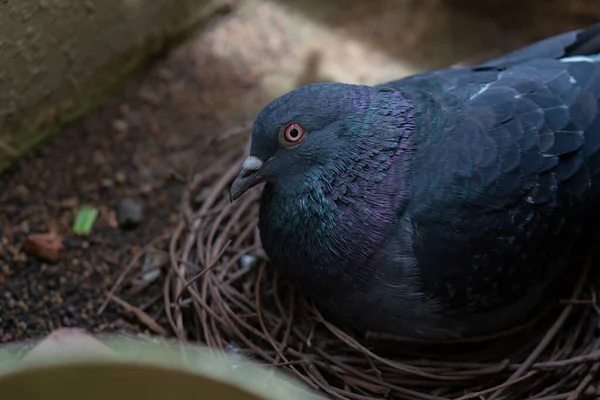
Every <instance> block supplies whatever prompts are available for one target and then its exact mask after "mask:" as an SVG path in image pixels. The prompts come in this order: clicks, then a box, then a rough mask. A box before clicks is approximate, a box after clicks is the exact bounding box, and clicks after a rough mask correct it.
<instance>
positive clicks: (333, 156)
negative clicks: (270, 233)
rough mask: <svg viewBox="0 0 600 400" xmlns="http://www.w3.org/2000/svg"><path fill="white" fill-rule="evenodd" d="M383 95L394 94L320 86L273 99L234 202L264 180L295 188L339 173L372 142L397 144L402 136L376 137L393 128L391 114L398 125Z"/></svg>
mask: <svg viewBox="0 0 600 400" xmlns="http://www.w3.org/2000/svg"><path fill="white" fill-rule="evenodd" d="M384 92H385V93H386V94H387V95H393V91H391V90H387V91H386V90H382V89H376V88H374V87H370V86H358V85H350V84H343V83H317V84H312V85H308V86H304V87H301V88H298V89H296V90H294V91H291V92H289V93H287V94H285V95H283V96H281V97H279V98H277V99H275V100H273V101H272V102H271V103H270V104H269V105H267V106H266V107H265V108H264V109H263V110H262V111H261V112H260V113H259V115H258V116H257V118H256V120H255V122H254V126H253V130H252V142H251V147H250V155H249V156H248V158H247V159H246V160H245V162H244V164H243V166H242V169H241V172H240V173H239V175H238V176H237V178H236V179H235V180H234V182H233V183H232V185H231V188H230V197H231V200H232V201H234V200H236V199H237V198H239V197H240V196H241V195H243V194H244V193H245V192H246V191H247V190H249V189H250V188H252V187H254V186H255V185H257V184H259V183H262V182H268V183H269V184H272V185H274V186H275V187H277V188H278V189H279V188H281V187H283V186H285V187H287V188H294V187H298V185H295V183H298V182H306V181H308V180H312V179H318V178H319V176H320V174H321V173H322V172H323V171H324V170H326V171H329V172H331V173H335V172H336V170H338V171H339V170H340V169H342V168H344V164H347V163H348V160H351V159H352V157H354V156H358V157H360V154H358V153H359V152H360V151H361V150H362V151H364V148H365V145H366V146H369V142H370V141H371V142H373V146H381V145H383V146H387V145H388V144H389V146H396V145H397V141H398V135H397V134H392V135H391V136H390V137H386V136H389V135H387V134H385V133H383V135H377V132H378V131H381V130H389V128H390V127H389V126H387V125H386V124H384V123H382V122H384V120H383V118H385V117H386V116H392V117H393V118H394V121H393V123H398V122H399V121H396V117H395V116H394V115H393V114H394V112H392V111H393V110H392V111H386V110H387V109H388V108H389V105H388V104H387V103H386V102H385V101H382V100H385V99H383V97H385V96H382V94H383V93H384ZM396 93H397V92H396ZM398 100H399V101H400V102H402V101H403V99H398ZM392 108H394V109H395V108H397V107H393V106H392ZM400 111H402V110H400ZM391 131H393V129H392V130H391ZM359 146H362V149H361V148H359ZM284 182H285V185H283V184H282V183H284Z"/></svg>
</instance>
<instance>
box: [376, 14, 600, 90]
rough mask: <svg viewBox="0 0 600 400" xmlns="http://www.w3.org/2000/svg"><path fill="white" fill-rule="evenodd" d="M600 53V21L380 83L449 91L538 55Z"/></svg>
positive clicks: (493, 76)
mask: <svg viewBox="0 0 600 400" xmlns="http://www.w3.org/2000/svg"><path fill="white" fill-rule="evenodd" d="M598 53H600V23H599V24H596V25H594V26H592V27H590V28H588V29H581V30H575V31H570V32H566V33H563V34H560V35H557V36H553V37H550V38H547V39H544V40H541V41H538V42H536V43H533V44H531V45H529V46H526V47H524V48H521V49H519V50H516V51H513V52H511V53H508V54H506V55H504V56H502V57H498V58H495V59H493V60H490V61H488V62H485V63H482V64H479V65H477V66H474V67H467V68H446V69H440V70H436V71H429V72H424V73H421V74H416V75H412V76H409V77H406V78H402V79H398V80H395V81H391V82H386V83H384V84H382V85H380V86H387V87H392V88H405V87H407V86H412V87H415V88H420V89H423V90H443V91H448V90H452V89H455V88H458V87H461V86H464V85H469V84H486V83H489V82H493V81H494V80H495V79H496V77H497V76H498V73H499V72H501V71H504V70H505V69H507V68H510V67H513V66H516V65H519V64H522V63H526V62H529V61H532V60H536V59H554V60H556V59H560V58H565V57H574V56H589V55H594V54H598Z"/></svg>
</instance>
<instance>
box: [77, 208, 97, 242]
mask: <svg viewBox="0 0 600 400" xmlns="http://www.w3.org/2000/svg"><path fill="white" fill-rule="evenodd" d="M97 217H98V209H97V208H94V207H88V206H85V207H82V208H81V209H80V210H79V213H77V218H75V223H74V224H73V232H75V233H76V234H78V235H87V234H89V233H90V232H91V231H92V227H93V226H94V222H96V218H97Z"/></svg>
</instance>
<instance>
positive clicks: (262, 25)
mask: <svg viewBox="0 0 600 400" xmlns="http://www.w3.org/2000/svg"><path fill="white" fill-rule="evenodd" d="M599 20H600V2H598V1H596V0H562V1H545V0H530V1H516V0H502V1H500V0H487V1H469V0H397V1H392V0H389V1H385V0H327V1H310V0H247V1H243V0H238V1H232V0H216V1H214V0H213V1H208V0H185V1H181V2H179V1H178V2H171V1H168V0H147V1H144V0H107V1H103V0H87V1H85V2H78V3H70V2H66V1H59V0H54V1H50V0H46V1H25V0H23V1H20V2H18V3H17V2H11V1H4V2H0V166H1V167H2V168H3V173H2V175H1V176H0V342H11V341H16V340H22V339H25V338H31V337H40V336H43V335H45V334H46V333H48V332H49V331H51V330H53V329H56V328H59V327H64V326H79V327H85V328H88V329H90V330H92V331H94V332H113V331H127V332H141V331H145V330H146V329H147V328H146V327H144V326H141V325H139V324H136V323H135V322H134V321H133V320H132V319H131V318H129V317H130V314H128V310H127V309H124V308H122V307H118V306H117V305H115V304H113V303H111V304H109V305H108V307H107V308H106V310H105V311H104V312H103V313H102V315H100V316H99V317H98V316H96V312H97V310H98V309H99V308H100V306H101V305H102V303H103V302H104V299H105V295H106V293H107V291H108V290H110V288H111V287H112V285H113V284H114V283H115V280H116V278H117V277H118V275H119V274H120V273H121V272H122V270H123V266H124V265H125V264H126V263H127V262H129V260H130V259H131V258H132V257H133V256H134V255H135V254H136V253H137V252H139V251H140V249H141V247H142V246H144V245H147V244H148V243H150V242H151V241H152V239H153V238H155V237H158V236H160V235H162V234H164V233H165V232H169V231H170V230H171V229H172V228H173V225H174V224H175V222H176V221H177V219H178V218H179V212H180V203H181V193H182V190H183V187H184V185H185V182H186V180H187V179H189V177H191V176H192V175H193V174H195V173H199V172H201V171H202V170H203V169H204V168H207V167H209V166H210V165H211V164H212V163H215V162H218V161H217V159H218V156H219V154H220V153H221V152H222V151H223V150H225V149H227V148H230V147H231V146H243V144H244V143H245V141H246V140H247V136H243V135H241V136H239V137H236V138H234V139H231V140H228V141H218V140H217V141H216V145H215V140H216V138H217V137H219V135H220V134H221V133H222V132H223V131H225V130H227V129H229V128H231V127H235V126H238V125H241V124H245V123H247V122H248V121H251V120H252V118H253V117H254V116H255V114H256V113H257V112H258V111H259V110H260V109H261V108H262V107H263V106H264V105H265V104H266V103H267V102H269V101H270V100H271V99H273V98H274V97H275V96H278V95H280V94H283V93H285V92H286V91H288V90H291V89H293V88H294V87H296V86H299V85H303V84H307V83H312V82H317V81H331V80H333V81H343V82H350V83H365V84H375V83H378V82H382V81H385V80H390V79H395V78H399V77H401V76H404V75H408V74H412V73H415V72H419V71H424V70H428V69H433V68H439V67H445V66H449V65H453V64H456V63H460V62H465V61H477V60H484V59H486V58H488V57H493V56H496V55H499V54H501V53H503V52H506V51H509V50H512V49H514V48H517V47H519V46H522V45H525V44H528V43H531V42H533V41H535V40H539V39H542V38H544V37H546V36H550V35H553V34H557V33H560V32H563V31H567V30H571V29H577V28H583V27H586V26H589V25H591V24H593V23H594V22H597V21H599ZM84 207H88V208H84ZM86 221H87V222H86ZM79 223H80V224H82V226H83V227H81V226H79V228H77V227H75V226H76V225H77V224H79ZM82 233H83V234H82ZM159 258H160V257H159ZM164 262H165V260H164V259H163V260H161V259H145V260H144V261H143V264H144V265H143V266H142V267H143V268H141V271H142V272H140V274H141V275H139V277H138V286H136V285H133V286H132V287H131V288H128V290H126V291H124V292H123V293H122V296H123V298H124V299H125V300H126V301H131V302H132V303H135V304H144V306H142V307H141V308H142V309H143V310H146V309H150V308H151V305H152V304H154V303H156V302H157V301H158V299H159V298H160V296H161V295H162V287H161V286H160V285H153V282H155V280H156V279H157V274H160V272H156V271H157V269H158V267H157V266H160V265H162V264H161V263H164ZM155 317H158V315H155Z"/></svg>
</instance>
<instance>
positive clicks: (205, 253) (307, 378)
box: [109, 130, 600, 400]
mask: <svg viewBox="0 0 600 400" xmlns="http://www.w3.org/2000/svg"><path fill="white" fill-rule="evenodd" d="M239 131H240V132H241V131H243V130H239ZM222 160H223V162H222V163H220V164H218V165H214V166H213V167H212V168H210V169H208V170H206V171H204V172H203V173H202V174H201V175H199V176H197V177H195V178H194V179H193V181H192V182H190V183H189V184H188V186H187V189H186V190H185V193H184V195H183V201H182V218H181V222H180V223H179V225H178V226H177V227H176V229H174V231H173V232H172V233H170V234H169V235H168V237H161V238H157V239H156V240H155V241H154V242H153V243H151V244H149V245H148V246H147V247H146V248H145V250H144V251H145V252H148V251H151V249H157V248H158V250H159V251H163V252H167V253H168V255H169V260H170V262H169V263H168V268H167V270H168V272H167V273H166V275H165V276H164V286H163V287H164V291H163V297H162V299H163V300H164V311H165V313H166V316H167V320H168V326H159V324H158V323H157V322H156V321H154V320H152V319H151V318H150V317H149V316H148V315H146V314H145V313H144V312H142V311H140V310H139V309H136V308H135V307H130V308H133V309H134V311H135V310H137V312H136V315H137V316H138V317H139V319H140V320H141V321H142V322H143V323H145V324H146V325H147V326H148V327H150V328H151V329H152V330H154V331H155V332H157V333H161V334H169V331H172V332H173V333H174V334H175V335H176V336H177V338H178V340H180V341H184V342H187V341H193V342H197V343H202V344H205V345H207V346H210V347H212V348H216V349H221V350H224V351H227V352H233V353H237V354H243V355H245V356H247V357H249V358H251V359H253V360H254V361H257V362H261V363H265V364H268V365H271V366H274V367H277V368H279V369H283V370H285V371H287V372H288V373H289V374H291V375H292V376H294V377H296V378H297V379H299V380H300V381H302V382H303V383H304V384H306V385H307V386H309V387H311V388H312V389H314V390H315V391H317V392H320V393H321V394H323V396H325V397H329V398H334V399H351V400H359V399H422V400H434V399H435V400H440V399H459V400H466V399H488V400H495V399H525V398H528V399H537V400H559V399H569V400H573V399H583V398H598V394H597V393H600V387H597V385H598V384H597V383H596V382H594V381H595V379H594V377H595V376H597V375H598V374H597V373H598V369H599V368H600V333H599V332H598V323H599V321H600V308H599V307H598V305H597V302H596V290H595V288H593V287H590V284H589V282H588V281H589V280H588V279H587V276H588V271H589V266H586V267H585V268H583V269H582V271H581V275H580V276H579V277H578V278H577V277H576V278H577V279H576V282H574V285H573V288H572V289H570V291H571V293H570V298H569V299H568V300H562V301H560V302H559V304H555V305H554V307H553V308H552V309H550V311H549V312H547V313H546V314H545V315H544V316H541V317H540V318H538V319H537V320H536V321H533V322H531V323H529V324H528V325H525V326H520V327H516V328H514V329H513V330H511V331H510V332H504V333H502V334H498V335H495V336H493V337H487V338H479V339H472V340H469V341H462V342H455V343H451V344H449V343H445V344H444V343H441V344H440V343H437V344H433V343H426V342H420V341H416V340H403V339H401V338H393V339H390V338H384V337H371V338H368V339H364V338H358V337H355V336H353V334H352V333H351V332H350V331H346V330H344V329H343V328H342V327H338V326H335V325H334V324H332V323H330V322H328V321H327V320H326V319H325V318H323V316H322V315H321V314H320V313H319V311H318V309H317V308H316V307H315V306H314V305H313V304H312V303H311V302H310V301H309V300H307V299H305V298H303V297H302V296H301V295H299V294H298V293H296V292H295V291H294V290H293V288H292V287H290V285H289V284H287V283H286V282H284V281H281V280H279V279H278V278H277V276H276V274H275V273H274V272H273V271H272V270H271V269H270V268H269V266H268V260H267V258H266V256H265V255H264V253H263V252H262V249H261V244H260V238H259V234H258V230H257V227H256V224H257V220H258V200H259V197H260V188H255V189H253V190H251V191H249V192H248V193H247V194H246V195H245V196H243V197H242V198H241V199H240V200H238V201H237V202H236V203H234V204H231V203H230V202H229V196H228V186H229V184H230V182H231V181H232V180H233V178H234V177H235V175H236V174H237V172H238V170H239V166H240V165H241V162H242V154H241V151H240V152H238V153H237V154H229V155H227V156H223V159H222ZM161 247H162V249H161ZM144 251H142V252H140V253H138V254H137V255H136V256H135V257H136V260H139V259H140V257H141V256H142V255H143V254H144ZM135 263H136V261H135V260H133V261H132V263H131V264H130V268H128V269H127V271H125V272H124V274H123V277H124V276H125V275H126V273H127V272H128V271H129V270H130V269H131V268H132V266H133V265H135ZM122 281H123V279H120V280H119V281H118V282H117V286H118V285H119V284H121V282H122ZM115 290H116V286H115ZM109 298H112V299H113V300H115V299H116V300H118V302H120V304H121V305H124V302H123V301H122V300H119V299H118V298H116V297H115V296H114V290H113V292H111V296H109Z"/></svg>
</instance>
